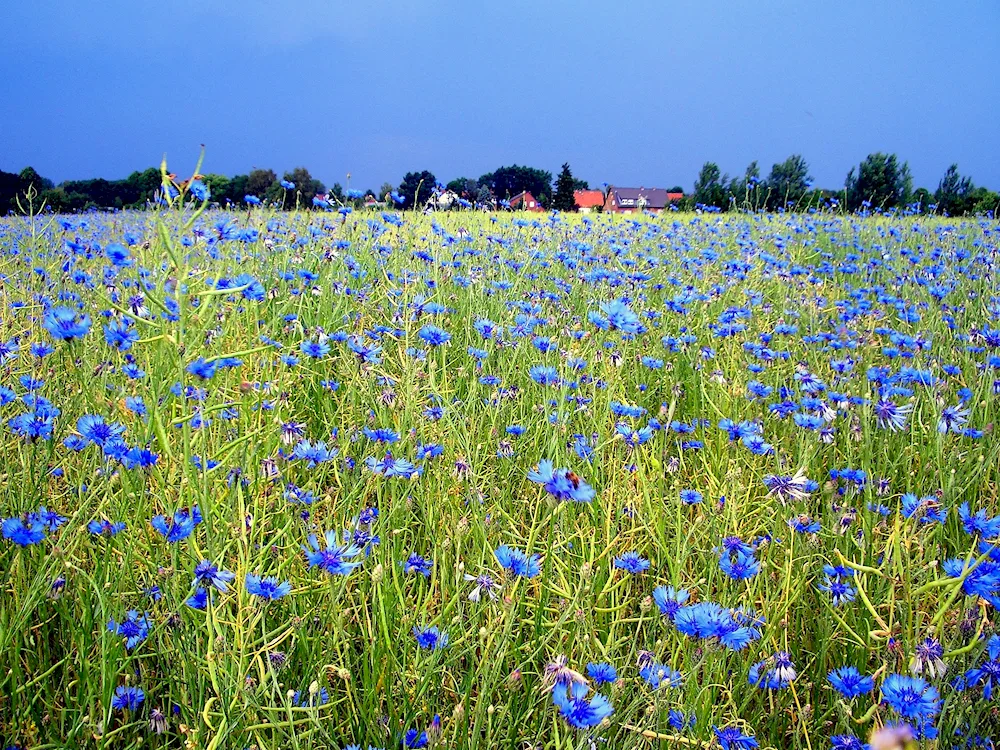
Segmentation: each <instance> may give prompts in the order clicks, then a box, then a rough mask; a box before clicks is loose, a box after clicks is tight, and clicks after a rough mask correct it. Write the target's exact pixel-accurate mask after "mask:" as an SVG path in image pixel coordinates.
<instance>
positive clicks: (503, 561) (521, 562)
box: [494, 544, 542, 578]
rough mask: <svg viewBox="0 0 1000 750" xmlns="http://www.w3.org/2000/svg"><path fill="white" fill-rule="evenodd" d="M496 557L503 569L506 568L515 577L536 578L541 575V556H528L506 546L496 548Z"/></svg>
mask: <svg viewBox="0 0 1000 750" xmlns="http://www.w3.org/2000/svg"><path fill="white" fill-rule="evenodd" d="M494 556H495V557H496V559H497V562H498V563H500V566H501V567H502V568H506V569H507V570H509V571H510V572H511V573H513V574H514V575H515V576H520V577H523V578H534V577H535V576H537V575H538V574H539V573H541V561H542V557H541V555H527V554H525V553H524V552H521V551H520V550H516V549H511V548H510V547H508V546H507V545H506V544H501V545H500V546H499V547H497V548H496V551H495V552H494Z"/></svg>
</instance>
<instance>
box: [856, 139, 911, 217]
mask: <svg viewBox="0 0 1000 750" xmlns="http://www.w3.org/2000/svg"><path fill="white" fill-rule="evenodd" d="M844 188H845V190H846V191H847V207H848V208H849V209H850V210H852V211H854V210H856V209H858V208H861V207H862V206H864V207H865V208H869V207H876V208H894V207H896V206H905V205H906V204H907V202H908V201H909V199H910V192H911V190H912V189H913V180H912V178H911V177H910V165H909V164H907V163H906V162H903V163H902V164H900V163H899V160H898V159H897V158H896V155H895V154H883V153H881V152H878V153H874V154H868V156H867V157H865V160H864V161H863V162H861V166H860V167H858V170H857V173H856V174H855V170H854V168H853V167H852V168H851V171H850V172H848V173H847V179H846V180H845V181H844ZM866 203H867V205H865V204H866Z"/></svg>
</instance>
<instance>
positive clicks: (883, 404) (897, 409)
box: [875, 399, 913, 432]
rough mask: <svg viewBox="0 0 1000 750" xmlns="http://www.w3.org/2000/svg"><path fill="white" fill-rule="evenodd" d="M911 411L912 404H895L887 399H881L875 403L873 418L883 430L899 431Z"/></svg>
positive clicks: (904, 425)
mask: <svg viewBox="0 0 1000 750" xmlns="http://www.w3.org/2000/svg"><path fill="white" fill-rule="evenodd" d="M912 411H913V404H912V403H910V404H903V405H902V406H900V405H898V404H896V403H895V402H893V401H890V400H888V399H882V400H880V401H879V402H878V403H877V404H875V419H876V422H877V424H878V426H879V427H880V428H881V429H883V430H886V429H887V430H890V431H891V432H899V431H900V430H902V429H903V428H904V427H906V418H907V417H908V416H909V414H910V412H912Z"/></svg>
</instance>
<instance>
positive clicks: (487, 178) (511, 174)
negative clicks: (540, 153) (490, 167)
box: [479, 164, 552, 206]
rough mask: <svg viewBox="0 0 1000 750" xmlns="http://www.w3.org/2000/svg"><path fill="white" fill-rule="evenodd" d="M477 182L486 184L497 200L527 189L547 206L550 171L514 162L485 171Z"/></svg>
mask: <svg viewBox="0 0 1000 750" xmlns="http://www.w3.org/2000/svg"><path fill="white" fill-rule="evenodd" d="M479 184H480V185H486V186H487V187H488V188H489V189H490V192H492V193H493V195H494V197H495V198H497V200H509V199H511V198H513V197H514V196H515V195H518V194H520V193H523V192H525V191H527V192H529V193H531V194H532V195H533V196H535V199H536V200H537V201H538V202H539V203H541V204H542V205H543V206H548V202H549V196H551V194H552V192H551V191H552V173H551V172H548V171H545V170H543V169H534V168H532V167H521V166H518V165H517V164H514V165H513V166H510V167H500V168H499V169H497V170H496V171H494V172H487V173H486V174H484V175H483V176H482V177H480V178H479Z"/></svg>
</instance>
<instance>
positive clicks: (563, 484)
mask: <svg viewBox="0 0 1000 750" xmlns="http://www.w3.org/2000/svg"><path fill="white" fill-rule="evenodd" d="M528 479H529V480H531V481H532V482H535V483H536V484H541V485H544V487H545V489H546V491H548V493H549V494H550V495H552V496H553V497H554V498H555V499H556V500H560V501H562V500H572V501H573V502H577V503H589V502H590V501H591V500H593V499H594V496H595V495H596V494H597V493H596V492H595V491H594V488H593V487H591V486H590V485H589V484H587V483H586V482H584V481H583V480H582V479H580V478H579V477H578V476H576V474H573V473H571V472H570V470H569V469H553V465H552V462H551V461H549V460H543V461H539V462H538V468H537V469H534V470H532V471H529V472H528Z"/></svg>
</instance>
